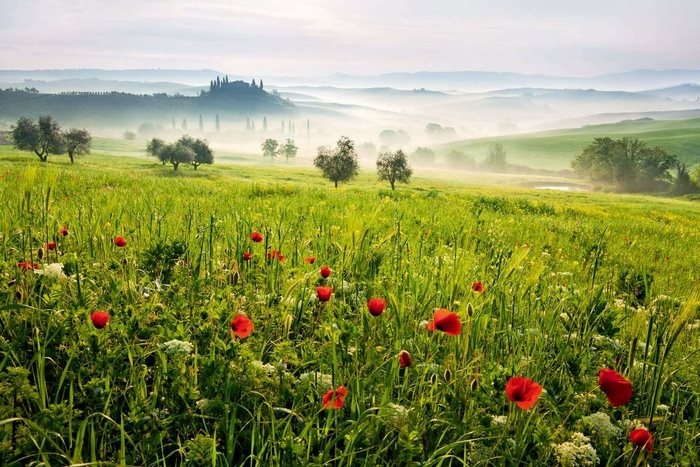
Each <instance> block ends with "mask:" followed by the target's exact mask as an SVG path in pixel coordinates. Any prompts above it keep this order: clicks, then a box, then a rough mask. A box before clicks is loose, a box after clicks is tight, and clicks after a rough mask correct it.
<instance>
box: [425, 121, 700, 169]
mask: <svg viewBox="0 0 700 467" xmlns="http://www.w3.org/2000/svg"><path fill="white" fill-rule="evenodd" d="M604 136H609V137H612V138H621V137H623V136H628V137H631V138H639V139H640V140H643V141H646V142H647V143H648V144H650V145H652V146H661V147H662V148H664V149H666V151H668V152H669V153H670V154H675V155H677V156H678V157H679V158H680V159H681V160H683V161H685V162H687V163H688V165H690V166H692V165H695V164H698V163H700V118H693V119H687V120H641V121H640V120H636V121H628V122H620V123H612V124H606V125H589V126H585V127H583V128H575V129H568V130H556V131H547V132H542V133H531V134H525V135H516V136H503V137H495V138H481V139H473V140H463V141H455V142H451V143H448V144H445V145H442V146H438V147H436V148H435V150H436V153H437V154H438V156H441V155H442V156H444V155H445V154H447V153H449V152H450V151H455V150H456V151H462V152H464V153H465V154H467V155H470V156H472V157H474V158H475V159H476V160H477V161H481V160H483V159H484V157H486V154H487V153H488V151H489V148H490V147H491V146H492V145H493V144H495V143H500V144H502V145H503V147H504V148H505V150H506V152H507V154H508V162H509V163H511V164H517V165H524V166H528V167H532V168H539V169H552V170H557V169H570V168H571V161H572V160H573V159H574V157H576V156H577V155H578V154H579V153H580V152H581V150H582V149H583V148H584V147H586V146H587V145H589V144H590V143H591V142H592V141H593V138H597V137H604Z"/></svg>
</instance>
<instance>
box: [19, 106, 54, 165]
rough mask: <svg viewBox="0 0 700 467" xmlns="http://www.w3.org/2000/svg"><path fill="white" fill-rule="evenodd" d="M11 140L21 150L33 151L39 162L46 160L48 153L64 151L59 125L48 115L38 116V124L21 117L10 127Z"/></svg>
mask: <svg viewBox="0 0 700 467" xmlns="http://www.w3.org/2000/svg"><path fill="white" fill-rule="evenodd" d="M12 141H13V142H14V144H15V147H16V148H17V149H19V150H21V151H33V152H34V154H36V155H37V157H38V158H39V160H40V161H41V162H46V161H47V160H48V159H49V154H63V152H65V147H64V144H63V136H62V134H61V127H60V126H59V125H58V122H57V121H56V120H54V119H53V117H50V116H48V115H42V116H40V117H39V122H38V124H37V123H34V121H33V120H32V119H30V118H28V117H21V118H20V119H19V120H17V123H16V124H15V125H14V126H13V127H12Z"/></svg>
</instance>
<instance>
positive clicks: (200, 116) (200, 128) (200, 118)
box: [199, 114, 204, 131]
mask: <svg viewBox="0 0 700 467" xmlns="http://www.w3.org/2000/svg"><path fill="white" fill-rule="evenodd" d="M199 131H204V121H203V120H202V114H199Z"/></svg>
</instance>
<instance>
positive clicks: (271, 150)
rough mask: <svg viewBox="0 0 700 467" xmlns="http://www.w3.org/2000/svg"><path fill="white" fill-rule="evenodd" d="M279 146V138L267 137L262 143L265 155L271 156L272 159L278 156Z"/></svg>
mask: <svg viewBox="0 0 700 467" xmlns="http://www.w3.org/2000/svg"><path fill="white" fill-rule="evenodd" d="M278 147H279V143H278V142H277V140H274V139H272V138H267V139H266V140H265V141H263V143H262V152H263V157H269V158H270V159H271V160H274V159H275V157H276V156H277V148H278Z"/></svg>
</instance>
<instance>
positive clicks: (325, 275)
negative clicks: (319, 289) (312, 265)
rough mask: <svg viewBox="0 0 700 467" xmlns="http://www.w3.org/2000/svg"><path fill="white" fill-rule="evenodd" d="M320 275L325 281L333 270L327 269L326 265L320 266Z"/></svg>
mask: <svg viewBox="0 0 700 467" xmlns="http://www.w3.org/2000/svg"><path fill="white" fill-rule="evenodd" d="M319 272H320V273H321V277H323V278H324V279H327V278H328V276H330V275H331V274H332V273H333V270H332V269H331V268H329V267H328V266H326V265H323V266H321V270H320V271H319Z"/></svg>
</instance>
